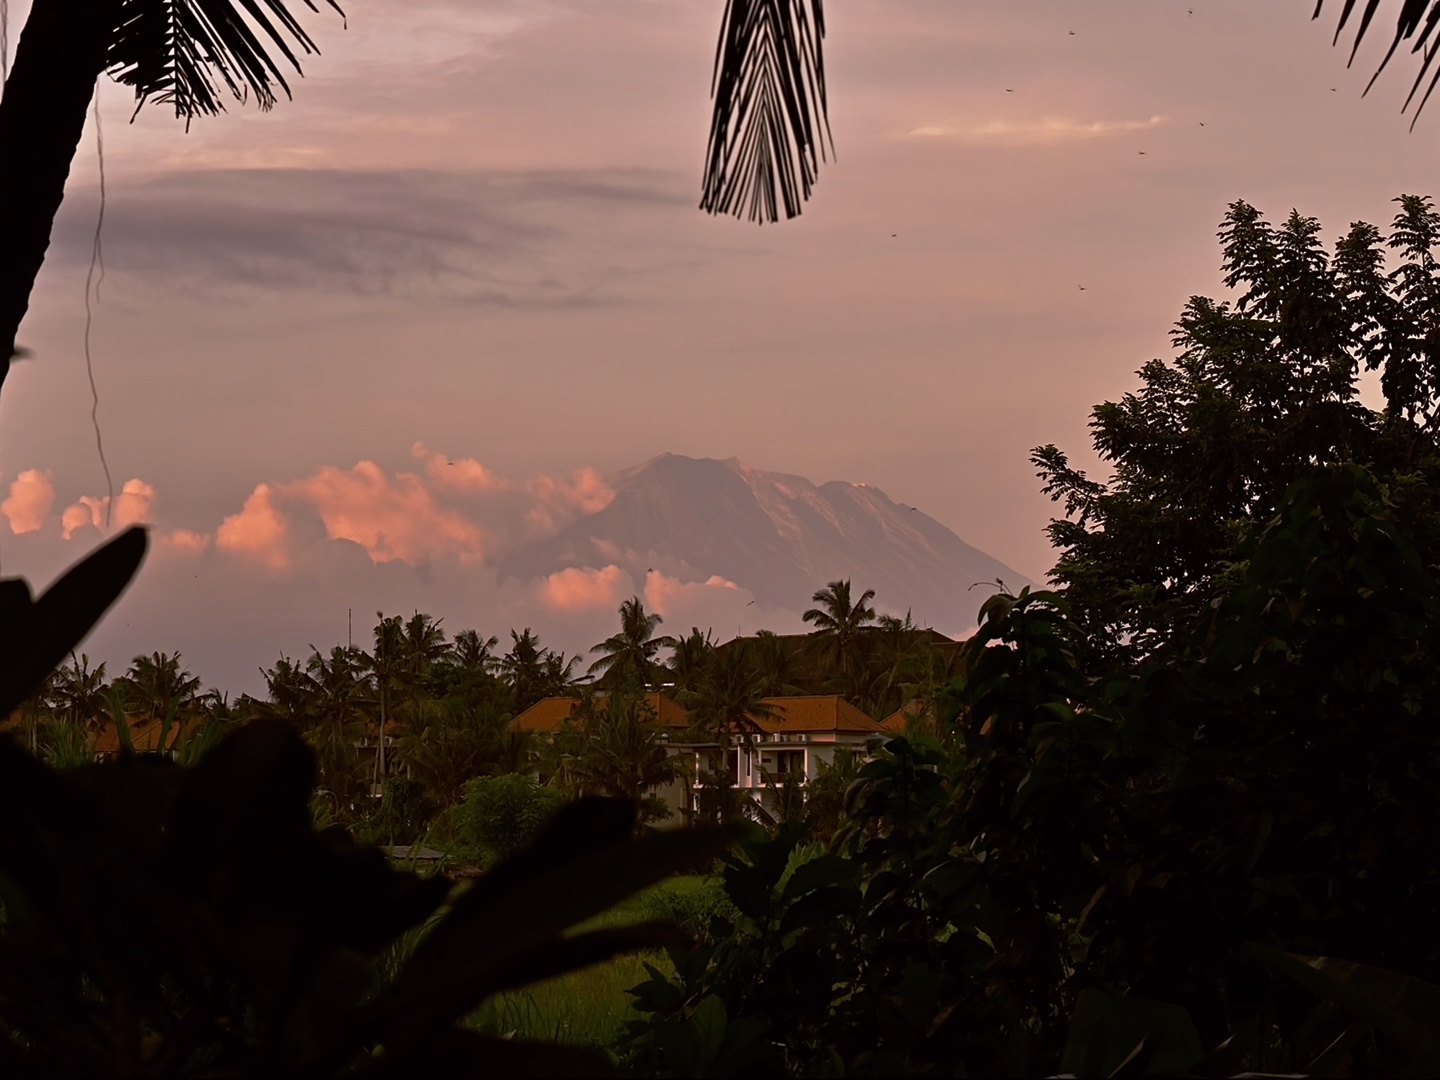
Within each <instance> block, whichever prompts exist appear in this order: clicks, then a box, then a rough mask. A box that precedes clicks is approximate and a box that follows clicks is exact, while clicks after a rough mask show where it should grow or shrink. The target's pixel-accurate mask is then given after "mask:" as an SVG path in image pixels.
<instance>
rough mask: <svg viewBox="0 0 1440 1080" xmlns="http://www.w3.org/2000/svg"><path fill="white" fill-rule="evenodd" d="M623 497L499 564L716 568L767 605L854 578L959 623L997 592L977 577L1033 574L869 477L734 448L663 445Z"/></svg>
mask: <svg viewBox="0 0 1440 1080" xmlns="http://www.w3.org/2000/svg"><path fill="white" fill-rule="evenodd" d="M612 485H613V487H614V488H615V492H616V495H615V500H614V501H613V502H612V503H611V504H610V505H609V506H607V507H606V508H605V509H604V510H602V511H600V512H599V513H597V514H591V515H588V516H586V517H583V518H580V519H579V520H577V521H575V522H574V523H572V524H571V525H570V526H569V527H568V528H566V529H564V530H563V531H562V532H560V533H559V534H558V535H556V536H554V537H551V538H550V539H549V540H546V541H544V542H542V543H539V544H535V545H531V546H529V547H526V548H523V549H521V550H519V551H516V552H514V553H512V554H511V555H510V556H509V557H508V558H507V559H505V560H504V561H503V562H502V564H501V567H500V569H501V572H502V574H505V575H509V576H514V577H520V578H533V577H540V576H542V575H545V574H550V573H554V572H555V571H557V570H561V569H563V568H565V567H569V566H589V567H601V566H606V565H609V564H612V563H613V564H616V565H619V566H621V567H623V568H625V569H626V570H628V571H629V572H630V573H631V574H632V576H634V577H635V578H636V579H637V580H639V579H642V578H643V577H644V575H645V572H646V570H648V569H651V568H653V569H655V570H660V571H663V572H664V573H666V574H669V575H671V576H673V577H679V578H680V579H681V580H684V581H705V580H707V579H708V578H710V577H711V576H712V575H719V576H720V577H722V578H726V579H728V580H730V581H733V582H735V584H737V585H739V586H741V587H742V588H744V589H747V590H749V591H750V592H751V593H752V594H753V595H754V597H755V598H756V601H757V602H758V603H760V604H761V605H762V606H764V607H769V608H786V609H789V610H791V611H800V610H803V609H804V608H806V607H809V606H810V597H811V594H812V593H814V592H815V590H817V589H819V588H822V587H823V586H824V585H825V584H826V582H829V581H832V580H835V579H836V578H850V579H852V581H853V582H854V584H855V586H856V589H857V591H858V590H859V589H860V588H873V589H875V590H876V593H877V602H878V603H879V605H880V610H881V611H892V612H895V613H903V612H905V611H906V610H909V611H911V612H912V614H913V616H914V618H915V621H916V622H917V623H918V624H921V625H930V626H934V627H935V628H936V629H939V630H941V631H944V632H947V633H959V632H963V631H964V630H967V629H969V628H970V627H972V626H974V624H975V612H976V610H977V609H978V607H979V606H980V604H981V603H982V602H983V600H984V598H985V597H986V596H988V595H989V590H987V589H985V588H983V586H982V587H981V588H977V589H973V590H972V589H971V586H972V585H974V584H976V583H977V582H987V581H989V582H993V581H994V580H996V579H997V578H999V579H1001V580H1003V581H1004V582H1005V584H1006V585H1008V586H1010V587H1011V588H1014V589H1018V588H1019V587H1020V586H1022V585H1026V584H1029V582H1028V580H1027V579H1026V578H1024V577H1023V576H1021V575H1020V574H1018V573H1016V572H1015V571H1014V570H1012V569H1010V567H1008V566H1006V565H1005V564H1004V563H1002V562H1000V561H999V560H998V559H995V558H993V557H992V556H990V555H987V554H986V553H985V552H983V551H980V550H979V549H977V548H974V547H971V546H970V545H969V544H967V543H965V541H963V540H961V539H960V538H959V537H958V536H956V535H955V534H954V533H953V532H951V531H950V530H949V529H947V528H946V527H945V526H944V525H941V524H940V523H939V522H938V521H936V520H934V519H933V518H931V517H928V516H926V515H925V514H923V513H921V512H920V511H919V510H916V509H914V508H913V507H908V506H901V505H899V504H897V503H894V502H892V501H891V500H890V499H889V498H888V497H887V496H886V495H885V493H884V492H883V491H880V490H879V489H878V488H873V487H869V486H867V485H865V484H849V483H844V482H841V481H831V482H829V483H826V484H821V485H819V486H816V485H815V484H812V483H811V482H810V481H809V480H806V479H804V478H803V477H799V476H788V475H785V474H783V473H771V472H764V471H763V470H760V469H755V468H752V467H751V466H749V465H745V464H742V463H741V462H740V461H738V460H736V459H734V458H730V459H728V460H725V461H718V460H715V459H713V458H701V459H696V458H688V457H681V456H679V455H676V454H663V455H661V456H660V457H657V458H654V459H652V460H650V461H647V462H645V463H644V464H642V465H637V466H635V467H633V468H630V469H626V470H625V471H624V472H622V473H620V474H619V475H618V476H616V477H614V478H613V480H612Z"/></svg>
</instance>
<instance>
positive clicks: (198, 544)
mask: <svg viewBox="0 0 1440 1080" xmlns="http://www.w3.org/2000/svg"><path fill="white" fill-rule="evenodd" d="M212 539H213V538H212V537H211V536H210V535H209V534H208V533H198V532H195V531H193V530H191V529H174V530H172V531H171V532H168V533H164V534H163V535H161V536H160V537H159V542H160V544H161V545H162V546H164V547H167V548H169V549H171V550H172V551H178V552H180V553H181V554H183V555H199V554H200V553H201V552H202V551H204V550H205V549H206V548H208V547H209V546H210V543H211V541H212Z"/></svg>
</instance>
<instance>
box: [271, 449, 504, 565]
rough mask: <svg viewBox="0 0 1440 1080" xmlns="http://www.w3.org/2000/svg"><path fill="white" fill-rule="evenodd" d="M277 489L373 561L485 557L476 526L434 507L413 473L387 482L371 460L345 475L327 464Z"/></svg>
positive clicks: (426, 560)
mask: <svg viewBox="0 0 1440 1080" xmlns="http://www.w3.org/2000/svg"><path fill="white" fill-rule="evenodd" d="M477 464H478V463H477ZM280 490H281V493H282V494H283V495H284V496H285V497H286V498H287V499H290V500H299V501H303V502H306V503H309V504H310V505H311V506H313V507H314V508H315V509H316V511H317V512H318V513H319V514H320V519H321V521H323V522H324V523H325V530H326V533H327V534H328V535H329V537H330V538H331V539H332V540H351V541H354V542H355V543H357V544H359V545H360V546H361V547H363V548H364V549H365V550H366V552H367V553H368V554H369V555H370V558H371V560H372V561H374V562H377V563H382V562H393V561H395V560H397V559H398V560H400V561H402V562H407V563H412V564H419V563H425V562H429V561H430V560H431V559H433V558H436V557H437V556H441V555H458V556H459V557H460V558H461V559H462V560H470V559H479V558H480V557H482V556H483V554H484V534H483V533H482V531H481V529H480V527H479V526H478V525H476V524H474V523H473V522H470V521H467V520H466V519H465V518H464V517H462V516H461V515H460V514H459V513H458V512H456V511H454V510H448V509H444V508H442V507H440V506H437V505H436V502H435V499H434V496H433V495H432V494H431V492H430V490H429V489H428V488H427V487H426V486H425V482H424V480H423V479H421V478H420V477H419V476H416V475H415V474H414V473H397V474H396V475H395V477H394V478H393V479H392V478H390V477H389V476H387V475H386V473H385V470H383V469H381V468H380V466H379V465H376V464H375V463H374V462H373V461H362V462H360V463H359V464H357V465H356V466H355V467H354V468H353V469H350V470H348V471H346V470H343V469H337V468H335V467H334V466H326V467H325V468H323V469H321V470H320V471H319V472H317V473H316V474H315V475H314V476H312V477H309V478H308V479H306V480H300V481H297V482H295V483H293V484H286V485H283V487H281V489H280Z"/></svg>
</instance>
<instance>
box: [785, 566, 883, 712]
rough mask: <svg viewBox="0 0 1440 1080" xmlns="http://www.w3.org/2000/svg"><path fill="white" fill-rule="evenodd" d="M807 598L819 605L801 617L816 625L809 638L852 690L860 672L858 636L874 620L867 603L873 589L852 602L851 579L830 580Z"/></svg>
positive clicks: (872, 611) (870, 598) (847, 688)
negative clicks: (813, 640)
mask: <svg viewBox="0 0 1440 1080" xmlns="http://www.w3.org/2000/svg"><path fill="white" fill-rule="evenodd" d="M810 599H811V600H813V601H814V602H815V603H816V604H818V605H820V606H819V607H813V608H810V609H809V610H807V611H805V612H804V613H803V614H801V616H800V618H801V619H803V620H804V621H805V622H807V623H810V624H812V625H813V626H814V627H815V629H814V630H813V631H811V637H813V638H814V639H815V644H816V646H817V651H818V653H819V654H820V656H821V658H822V659H826V660H828V661H829V662H831V663H832V664H834V666H835V668H836V670H837V671H838V672H839V674H840V678H841V680H842V683H843V685H844V686H845V687H846V692H847V693H849V692H853V689H854V687H855V684H856V683H857V681H858V675H859V671H860V653H861V650H862V648H863V646H862V643H861V638H862V635H863V634H864V632H865V629H866V627H868V626H869V625H870V624H871V623H873V622H874V621H875V609H874V608H873V607H871V606H870V601H871V600H874V599H875V590H874V589H866V590H865V591H864V592H863V593H861V594H860V599H859V600H855V601H853V602H852V600H851V598H850V579H849V578H845V579H843V580H841V581H832V582H830V584H828V585H826V586H825V588H823V589H821V590H819V591H818V592H816V593H815V594H814V595H813V596H812V597H811V598H810Z"/></svg>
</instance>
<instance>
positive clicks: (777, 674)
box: [749, 630, 801, 697]
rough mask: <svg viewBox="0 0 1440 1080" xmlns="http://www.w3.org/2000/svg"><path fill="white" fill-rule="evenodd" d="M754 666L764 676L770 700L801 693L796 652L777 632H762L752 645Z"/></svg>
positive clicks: (762, 681) (751, 652)
mask: <svg viewBox="0 0 1440 1080" xmlns="http://www.w3.org/2000/svg"><path fill="white" fill-rule="evenodd" d="M749 649H750V663H751V665H752V666H753V667H754V668H755V670H756V672H757V673H758V674H759V676H760V684H761V688H762V689H763V690H764V691H765V696H766V697H785V696H787V695H790V694H798V693H801V689H800V686H799V679H800V666H799V662H798V658H797V657H796V655H795V649H794V648H793V647H792V646H791V644H790V642H788V641H786V640H785V639H784V638H782V637H781V636H780V635H779V634H777V633H775V632H774V631H773V630H761V631H759V632H758V633H757V634H756V635H755V640H754V641H752V642H751V643H750V646H749Z"/></svg>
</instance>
